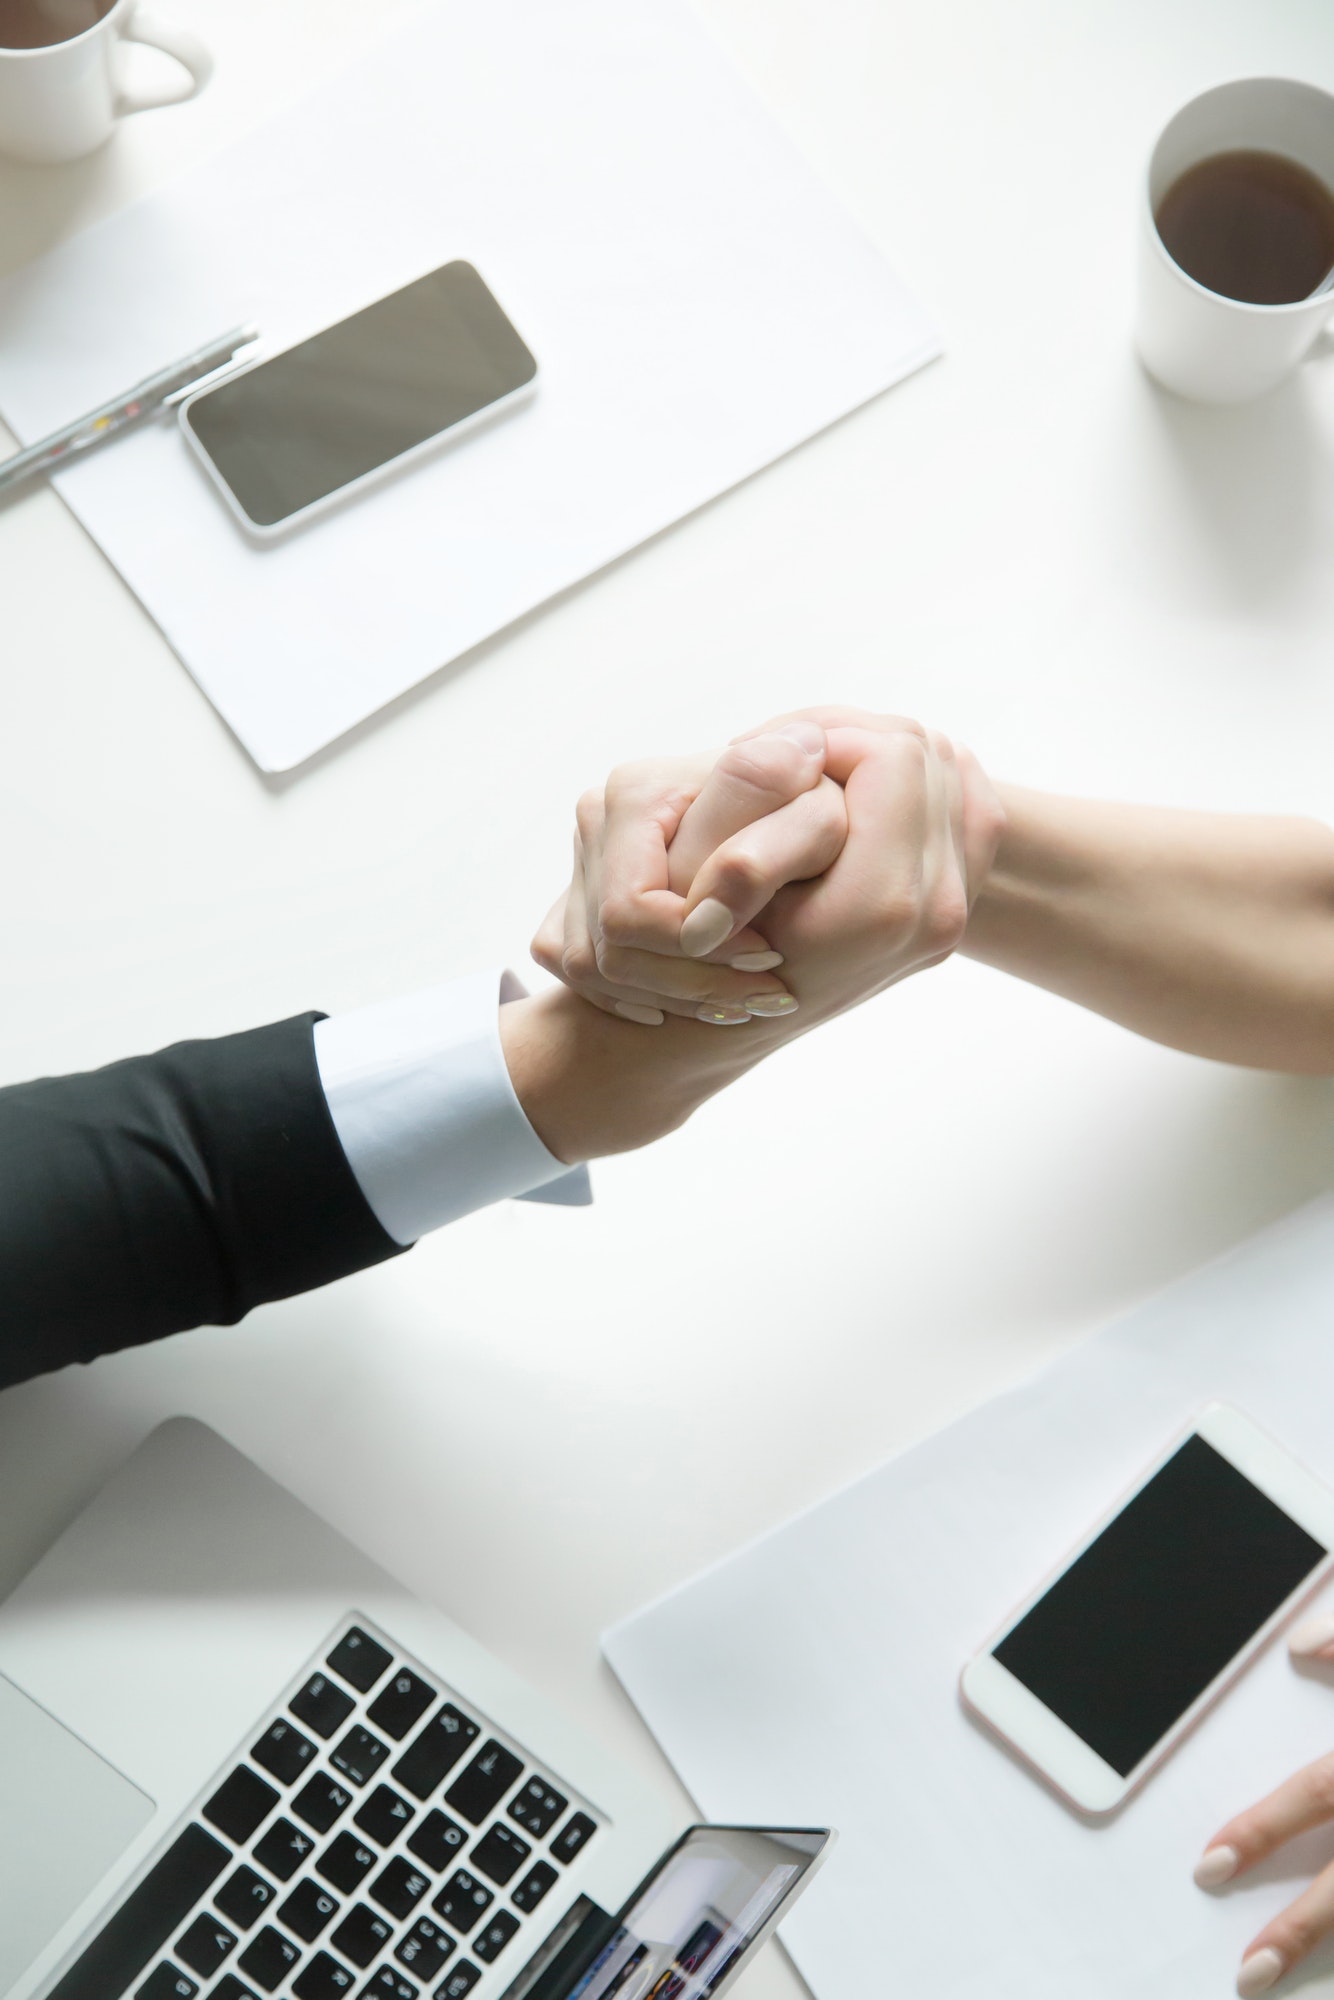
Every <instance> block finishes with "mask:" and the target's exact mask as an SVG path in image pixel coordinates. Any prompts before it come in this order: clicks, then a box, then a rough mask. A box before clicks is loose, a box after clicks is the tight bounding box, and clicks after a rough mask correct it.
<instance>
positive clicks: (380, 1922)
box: [329, 1903, 394, 1972]
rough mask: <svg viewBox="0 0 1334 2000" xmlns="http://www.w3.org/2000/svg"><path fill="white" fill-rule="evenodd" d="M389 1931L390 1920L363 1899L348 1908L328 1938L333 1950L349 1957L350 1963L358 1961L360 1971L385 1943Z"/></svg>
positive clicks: (391, 1934) (354, 1963)
mask: <svg viewBox="0 0 1334 2000" xmlns="http://www.w3.org/2000/svg"><path fill="white" fill-rule="evenodd" d="M393 1935H394V1927H393V1925H392V1924H391V1923H386V1921H385V1919H384V1918H383V1917H377V1916H376V1914H375V1912H374V1910H372V1909H368V1908H367V1906H366V1904H365V1903H357V1904H355V1905H354V1906H353V1908H352V1909H350V1910H349V1911H348V1913H347V1915H346V1916H345V1917H344V1918H343V1921H342V1923H341V1924H340V1925H339V1926H338V1929H337V1930H336V1931H335V1932H334V1933H333V1936H332V1937H331V1938H330V1939H329V1942H330V1944H331V1945H332V1946H333V1948H334V1950H335V1951H341V1952H342V1954H343V1957H344V1958H350V1959H351V1961H352V1963H353V1965H359V1966H360V1967H361V1969H362V1971H363V1972H364V1971H365V1969H366V1967H367V1966H368V1965H369V1964H370V1962H371V1960H372V1959H373V1958H376V1957H378V1956H379V1952H380V1947H381V1945H386V1944H388V1942H389V1940H390V1938H391V1937H392V1936H393Z"/></svg>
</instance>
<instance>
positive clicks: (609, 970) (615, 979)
mask: <svg viewBox="0 0 1334 2000" xmlns="http://www.w3.org/2000/svg"><path fill="white" fill-rule="evenodd" d="M596 958H597V968H598V971H599V972H600V973H601V974H602V977H603V978H604V979H605V980H607V981H608V982H609V983H610V984H611V985H612V986H632V985H633V984H634V958H633V954H632V953H630V952H628V951H625V950H623V949H622V948H621V947H620V946H619V945H614V944H608V942H607V940H606V938H605V937H604V938H603V939H602V941H601V942H600V943H599V945H598V946H597V951H596Z"/></svg>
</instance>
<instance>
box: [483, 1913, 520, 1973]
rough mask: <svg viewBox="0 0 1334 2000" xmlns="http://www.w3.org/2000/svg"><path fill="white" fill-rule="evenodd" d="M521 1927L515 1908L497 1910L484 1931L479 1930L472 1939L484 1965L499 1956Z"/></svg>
mask: <svg viewBox="0 0 1334 2000" xmlns="http://www.w3.org/2000/svg"><path fill="white" fill-rule="evenodd" d="M518 1928H519V1919H518V1918H517V1917H516V1916H515V1914H514V1912H513V1910H497V1911H496V1914H495V1915H494V1917H492V1919H491V1921H490V1923H489V1924H488V1925H487V1927H486V1929H485V1930H484V1931H478V1933H477V1935H476V1937H475V1938H474V1939H473V1941H472V1948H473V1951H474V1953H475V1954H476V1956H477V1957H478V1958H480V1959H481V1960H482V1962H483V1964H484V1965H490V1963H491V1961H492V1959H494V1958H499V1956H500V1954H501V1952H502V1951H504V1949H505V1946H506V1945H507V1944H508V1943H509V1941H510V1939H511V1938H512V1937H513V1936H514V1933H515V1931H517V1930H518Z"/></svg>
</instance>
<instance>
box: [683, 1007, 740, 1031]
mask: <svg viewBox="0 0 1334 2000" xmlns="http://www.w3.org/2000/svg"><path fill="white" fill-rule="evenodd" d="M695 1019H696V1020H697V1021H711V1022H712V1023H713V1025H714V1027H715V1028H739V1027H741V1026H742V1024H743V1023H744V1022H746V1021H748V1020H749V1019H750V1015H749V1014H748V1013H747V1012H746V1010H745V1008H744V1007H696V1009H695Z"/></svg>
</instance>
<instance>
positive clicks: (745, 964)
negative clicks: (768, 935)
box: [727, 951, 783, 972]
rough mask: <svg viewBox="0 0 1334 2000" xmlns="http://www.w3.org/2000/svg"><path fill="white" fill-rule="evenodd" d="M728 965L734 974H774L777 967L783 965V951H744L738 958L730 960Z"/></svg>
mask: <svg viewBox="0 0 1334 2000" xmlns="http://www.w3.org/2000/svg"><path fill="white" fill-rule="evenodd" d="M727 963H728V964H729V965H730V966H731V968H732V970H733V972H772V971H773V969H774V967H775V966H776V965H781V964H782V963H783V954H782V952H781V951H743V952H742V953H741V954H740V956H739V957H738V958H729V959H728V961H727Z"/></svg>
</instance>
